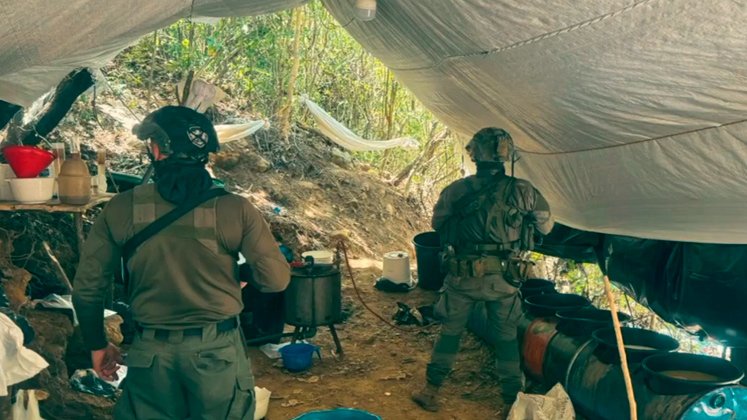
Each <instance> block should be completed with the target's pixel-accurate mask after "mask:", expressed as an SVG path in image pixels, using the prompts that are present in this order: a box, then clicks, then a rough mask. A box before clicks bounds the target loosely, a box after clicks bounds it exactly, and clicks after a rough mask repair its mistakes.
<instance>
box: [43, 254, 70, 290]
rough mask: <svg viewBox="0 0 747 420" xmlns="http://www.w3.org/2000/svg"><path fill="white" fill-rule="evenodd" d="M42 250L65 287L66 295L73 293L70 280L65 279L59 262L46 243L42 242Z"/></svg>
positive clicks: (65, 275)
mask: <svg viewBox="0 0 747 420" xmlns="http://www.w3.org/2000/svg"><path fill="white" fill-rule="evenodd" d="M44 250H45V251H47V255H49V259H50V260H52V265H53V266H54V268H55V270H57V275H58V276H59V278H60V280H61V281H62V283H63V284H64V285H65V287H67V291H68V293H73V285H72V284H71V283H70V279H68V278H67V274H65V270H63V269H62V265H61V264H60V261H59V260H58V259H57V257H56V256H55V255H54V253H53V252H52V248H51V247H50V246H49V244H48V243H47V241H44Z"/></svg>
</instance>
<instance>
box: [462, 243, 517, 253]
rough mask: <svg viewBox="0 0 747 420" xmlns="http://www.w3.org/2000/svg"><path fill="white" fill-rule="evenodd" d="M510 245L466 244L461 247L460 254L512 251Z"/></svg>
mask: <svg viewBox="0 0 747 420" xmlns="http://www.w3.org/2000/svg"><path fill="white" fill-rule="evenodd" d="M510 249H511V246H510V245H503V244H464V245H462V246H460V247H459V249H458V251H459V252H490V251H506V250H510Z"/></svg>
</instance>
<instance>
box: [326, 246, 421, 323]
mask: <svg viewBox="0 0 747 420" xmlns="http://www.w3.org/2000/svg"><path fill="white" fill-rule="evenodd" d="M337 251H338V252H339V251H342V255H343V258H344V259H345V266H346V267H347V268H348V276H350V281H351V282H352V283H353V290H355V295H356V296H357V297H358V300H359V301H360V302H361V304H362V305H363V307H364V308H366V310H368V312H370V313H371V314H372V315H373V316H375V317H376V318H379V320H381V322H383V323H385V324H386V325H388V326H390V327H392V328H394V329H396V330H400V331H404V332H416V331H418V330H419V329H420V328H411V329H407V328H402V327H400V326H397V325H394V324H392V323H391V322H389V321H388V320H387V319H386V318H384V317H383V316H381V315H379V314H378V313H377V312H376V311H374V310H373V309H371V308H370V307H369V306H368V304H367V303H366V301H364V300H363V297H362V296H361V293H360V291H359V290H358V285H357V284H356V283H355V277H354V276H353V268H352V267H351V266H350V260H349V259H348V250H347V247H346V246H345V241H340V242H338V243H337Z"/></svg>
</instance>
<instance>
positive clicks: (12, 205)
mask: <svg viewBox="0 0 747 420" xmlns="http://www.w3.org/2000/svg"><path fill="white" fill-rule="evenodd" d="M112 197H114V194H111V193H104V194H99V195H97V196H95V197H91V200H90V201H88V203H86V204H81V205H75V204H64V203H60V201H59V200H58V199H54V200H52V201H48V202H46V203H42V204H25V203H19V202H17V201H0V211H44V212H47V213H72V214H73V217H74V218H75V233H76V236H77V239H78V255H80V252H81V251H82V249H83V242H84V241H85V235H84V234H83V213H85V212H87V211H88V210H90V209H92V208H94V207H96V206H98V205H99V204H102V203H106V202H107V201H109V200H111V198H112Z"/></svg>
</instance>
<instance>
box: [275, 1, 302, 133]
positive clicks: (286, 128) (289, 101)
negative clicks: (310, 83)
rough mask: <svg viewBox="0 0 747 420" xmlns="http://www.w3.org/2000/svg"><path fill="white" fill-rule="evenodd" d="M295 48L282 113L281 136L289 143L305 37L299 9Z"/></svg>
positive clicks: (294, 11)
mask: <svg viewBox="0 0 747 420" xmlns="http://www.w3.org/2000/svg"><path fill="white" fill-rule="evenodd" d="M292 20H293V31H294V35H293V47H292V49H291V57H292V59H293V64H292V65H291V71H290V77H289V78H288V88H287V97H286V101H285V105H283V108H282V109H281V112H280V134H281V135H282V137H283V139H285V141H286V142H287V141H288V137H289V136H290V126H291V124H290V120H291V116H292V115H293V95H295V90H296V80H297V79H298V69H299V67H300V66H301V51H300V45H301V37H302V36H303V33H302V29H303V21H304V19H303V9H302V8H300V7H297V8H295V9H293V19H292Z"/></svg>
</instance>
